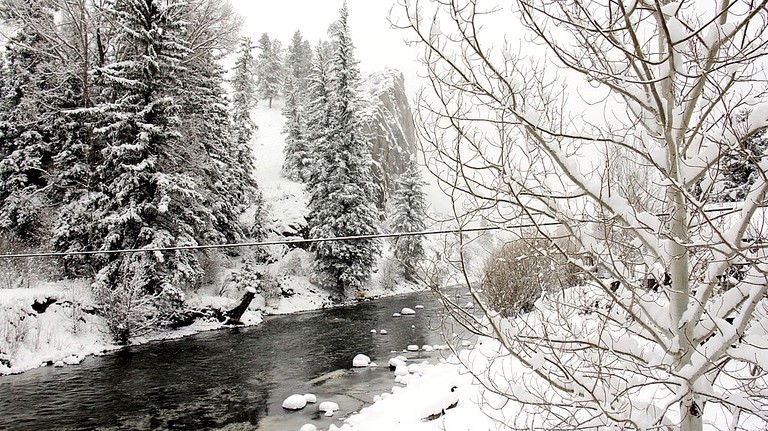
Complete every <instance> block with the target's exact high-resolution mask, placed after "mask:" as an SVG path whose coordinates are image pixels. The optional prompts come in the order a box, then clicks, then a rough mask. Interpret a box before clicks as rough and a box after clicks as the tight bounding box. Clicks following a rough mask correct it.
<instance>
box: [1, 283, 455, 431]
mask: <svg viewBox="0 0 768 431" xmlns="http://www.w3.org/2000/svg"><path fill="white" fill-rule="evenodd" d="M417 304H418V305H423V306H424V307H425V308H424V309H423V310H416V311H417V314H416V316H407V317H406V316H404V317H392V313H394V312H399V311H400V310H401V309H402V308H403V307H410V308H414V307H415V306H416V305H417ZM442 314H443V313H442V308H441V305H440V304H439V303H438V302H437V301H436V300H435V299H434V298H433V297H432V295H431V294H430V293H429V292H418V293H413V294H407V295H401V296H397V297H391V298H383V299H380V300H377V301H371V302H363V303H360V304H357V305H355V306H350V307H343V308H335V309H330V310H323V311H315V312H306V313H300V314H294V315H288V316H274V317H269V318H267V319H266V320H265V322H264V323H263V324H261V325H259V326H255V327H249V328H239V329H223V330H219V331H212V332H206V333H202V334H198V335H194V336H190V337H186V338H183V339H179V340H172V341H163V342H156V343H151V344H147V345H142V346H133V347H130V348H127V349H124V350H122V351H119V352H116V353H113V354H109V355H106V356H101V357H90V358H87V359H86V360H85V361H84V362H83V363H82V364H80V365H78V366H71V367H64V368H51V367H48V368H40V369H36V370H31V371H28V372H26V373H24V374H21V375H14V376H0V429H3V430H4V429H8V430H49V429H55V430H89V429H94V430H144V429H169V430H203V429H225V430H281V431H283V430H285V431H291V430H296V431H298V429H299V428H300V427H301V425H303V424H305V423H312V424H314V425H315V426H317V428H318V429H320V430H325V429H328V427H329V426H330V424H332V423H335V424H336V425H340V419H341V418H343V417H344V416H346V415H348V414H350V413H352V412H353V411H356V410H359V409H360V408H361V407H362V406H363V405H364V404H366V403H370V402H371V399H372V397H373V396H374V395H376V394H380V393H381V392H384V391H388V390H390V389H391V388H392V386H394V385H395V384H394V379H393V376H392V373H391V372H390V371H389V369H388V367H387V362H388V360H389V358H391V357H393V356H395V355H397V354H403V353H402V350H403V349H405V348H406V347H407V346H408V345H409V344H416V345H419V346H422V345H424V344H430V345H432V344H444V343H446V341H445V340H444V339H443V337H442V336H441V335H440V334H439V333H438V331H436V330H434V328H436V327H439V326H440V321H441V315H442ZM371 329H376V330H377V331H378V330H381V329H385V330H387V331H388V335H380V334H378V333H377V334H375V335H374V334H372V333H371V332H370V331H371ZM392 352H397V353H392ZM358 353H363V354H366V355H368V356H370V357H371V359H372V360H373V361H374V362H377V363H379V364H380V365H381V366H380V367H378V368H369V369H356V370H354V371H349V370H350V368H351V365H352V358H353V357H354V356H355V355H356V354H358ZM442 354H447V353H442ZM405 356H407V357H408V358H409V360H410V361H422V360H430V362H435V361H436V360H437V359H438V358H439V357H440V356H441V353H440V352H432V353H424V352H421V353H408V354H406V355H405ZM336 370H347V371H346V372H336V373H333V374H334V375H339V376H338V377H335V378H330V379H322V376H324V375H326V374H328V373H331V372H334V371H336ZM318 378H321V379H320V380H321V381H320V382H311V381H312V380H314V379H318ZM294 393H298V394H304V393H313V394H315V395H317V398H318V404H319V402H322V401H334V402H337V403H338V404H339V405H340V410H339V411H338V412H337V414H336V416H335V417H333V418H326V417H324V416H322V415H321V414H319V413H318V412H317V404H309V405H308V406H307V408H305V409H304V410H302V411H298V412H288V411H285V410H283V409H282V407H281V405H282V402H283V400H284V399H285V398H286V397H287V396H289V395H291V394H294Z"/></svg>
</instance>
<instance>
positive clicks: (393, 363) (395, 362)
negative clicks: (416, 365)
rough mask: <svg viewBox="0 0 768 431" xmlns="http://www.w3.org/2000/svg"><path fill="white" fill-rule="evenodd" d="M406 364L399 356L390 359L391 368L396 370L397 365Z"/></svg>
mask: <svg viewBox="0 0 768 431" xmlns="http://www.w3.org/2000/svg"><path fill="white" fill-rule="evenodd" d="M401 365H405V361H402V360H400V359H398V358H392V359H390V360H389V368H390V369H391V370H392V371H394V370H395V369H396V368H397V367H399V366H401Z"/></svg>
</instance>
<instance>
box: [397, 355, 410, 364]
mask: <svg viewBox="0 0 768 431" xmlns="http://www.w3.org/2000/svg"><path fill="white" fill-rule="evenodd" d="M395 359H399V360H401V361H403V362H408V358H406V357H405V356H403V355H399V356H395Z"/></svg>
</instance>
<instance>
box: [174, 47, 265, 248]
mask: <svg viewBox="0 0 768 431" xmlns="http://www.w3.org/2000/svg"><path fill="white" fill-rule="evenodd" d="M195 58H196V61H194V62H187V63H186V68H185V70H184V71H183V74H182V76H181V78H182V79H181V80H180V81H181V84H182V86H181V87H180V90H181V91H180V92H179V94H178V95H177V98H178V100H179V102H180V104H181V106H182V111H181V112H182V114H183V115H182V116H181V118H182V123H181V124H182V127H181V132H182V138H183V141H184V142H187V145H186V146H184V148H183V149H182V151H185V152H186V155H185V156H184V158H185V159H186V160H189V161H191V162H193V163H190V166H189V169H188V172H190V173H192V174H193V175H194V179H195V182H196V183H197V184H198V187H199V192H200V194H201V195H202V198H203V200H204V202H205V203H204V205H205V206H206V207H207V208H209V209H210V211H211V213H212V219H211V224H210V226H208V227H207V232H206V233H205V234H204V239H205V242H238V241H242V240H243V239H244V237H245V236H246V235H249V234H250V232H251V231H253V230H254V229H255V231H257V232H260V231H261V229H262V228H261V226H263V224H264V223H263V220H260V219H259V220H253V225H251V226H248V228H247V229H243V226H241V223H240V222H239V216H240V214H242V213H243V211H244V210H245V209H246V208H248V207H249V206H251V205H259V206H260V205H262V202H261V193H260V191H259V189H258V185H257V183H256V180H255V179H254V177H253V170H254V164H253V157H252V155H251V151H250V142H249V141H241V139H243V138H244V136H243V135H236V133H235V132H237V131H242V130H243V128H239V129H237V128H236V129H235V130H232V127H231V124H230V119H229V114H228V112H227V111H228V106H227V99H226V96H225V93H224V89H223V86H222V85H223V82H224V78H223V75H224V71H223V69H222V67H221V66H220V65H219V63H218V62H217V61H216V60H215V59H214V58H213V53H212V52H209V53H208V55H204V54H203V53H198V54H197V55H196V56H195ZM241 96H242V95H241ZM246 119H248V120H249V119H250V118H249V117H246Z"/></svg>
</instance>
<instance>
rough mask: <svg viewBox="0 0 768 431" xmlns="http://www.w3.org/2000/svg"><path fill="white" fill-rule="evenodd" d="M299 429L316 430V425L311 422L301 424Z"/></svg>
mask: <svg viewBox="0 0 768 431" xmlns="http://www.w3.org/2000/svg"><path fill="white" fill-rule="evenodd" d="M299 431H317V427H316V426H314V425H312V424H306V425H302V427H301V428H299Z"/></svg>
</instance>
